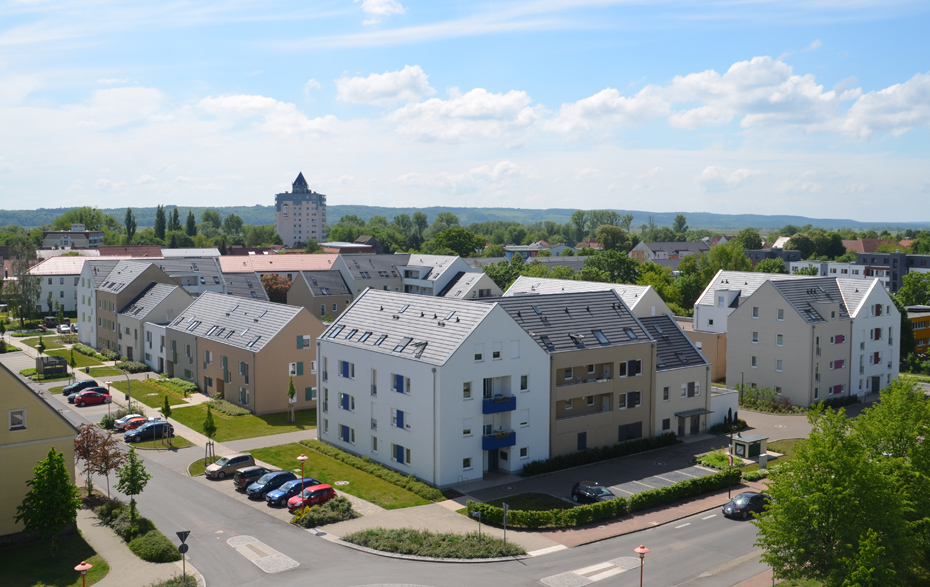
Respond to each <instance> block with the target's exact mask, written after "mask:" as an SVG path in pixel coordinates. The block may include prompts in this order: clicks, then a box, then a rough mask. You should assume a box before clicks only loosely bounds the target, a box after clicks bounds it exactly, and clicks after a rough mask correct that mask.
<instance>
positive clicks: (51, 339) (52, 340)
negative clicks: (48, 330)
mask: <svg viewBox="0 0 930 587" xmlns="http://www.w3.org/2000/svg"><path fill="white" fill-rule="evenodd" d="M39 338H40V337H38V336H36V337H34V338H23V339H21V340H20V341H19V342H20V343H22V344H24V345H26V346H27V347H29V348H33V349H34V348H36V345H37V344H39ZM41 338H42V343H43V344H45V348H46V349H47V350H53V349H63V348H65V346H64V345H63V344H61V343H60V342H58V341H57V340H56V338H57V337H55V336H54V335H52V336H42V337H41Z"/></svg>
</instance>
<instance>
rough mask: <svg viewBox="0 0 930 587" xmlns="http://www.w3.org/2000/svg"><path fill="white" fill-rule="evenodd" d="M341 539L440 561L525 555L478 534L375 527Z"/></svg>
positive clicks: (498, 540) (518, 548)
mask: <svg viewBox="0 0 930 587" xmlns="http://www.w3.org/2000/svg"><path fill="white" fill-rule="evenodd" d="M342 539H343V540H345V541H346V542H351V543H352V544H358V545H359V546H365V547H367V548H373V549H375V550H380V551H383V552H394V553H398V554H407V555H414V556H428V557H437V558H460V559H474V558H497V557H503V556H519V555H522V554H526V551H525V550H523V548H521V547H520V546H517V545H516V544H513V543H509V544H504V541H503V540H501V539H499V538H495V537H493V536H487V535H483V536H481V538H480V539H479V537H478V533H477V532H470V533H468V534H435V533H433V532H429V531H427V530H413V529H410V528H401V529H395V530H387V529H385V528H372V529H370V530H362V531H361V532H355V533H353V534H349V535H347V536H343V538H342Z"/></svg>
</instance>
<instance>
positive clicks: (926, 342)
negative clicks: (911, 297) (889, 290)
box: [906, 306, 930, 354]
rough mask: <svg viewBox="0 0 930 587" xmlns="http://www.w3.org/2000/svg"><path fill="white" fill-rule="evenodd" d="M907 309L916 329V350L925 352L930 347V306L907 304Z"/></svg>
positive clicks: (908, 316)
mask: <svg viewBox="0 0 930 587" xmlns="http://www.w3.org/2000/svg"><path fill="white" fill-rule="evenodd" d="M906 309H907V319H908V320H910V321H911V328H912V329H913V331H914V343H915V344H916V347H915V348H914V350H915V351H916V352H918V353H921V354H924V353H926V352H927V351H928V349H930V306H907V308H906Z"/></svg>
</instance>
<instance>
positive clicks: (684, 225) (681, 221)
mask: <svg viewBox="0 0 930 587" xmlns="http://www.w3.org/2000/svg"><path fill="white" fill-rule="evenodd" d="M672 230H674V231H675V232H676V233H677V234H680V235H684V234H685V233H686V232H688V219H687V218H685V216H684V214H676V215H675V222H673V223H672Z"/></svg>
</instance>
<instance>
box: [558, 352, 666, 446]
mask: <svg viewBox="0 0 930 587" xmlns="http://www.w3.org/2000/svg"><path fill="white" fill-rule="evenodd" d="M655 344H656V343H655V342H652V341H644V342H641V343H632V344H625V345H617V346H610V347H604V348H590V349H583V350H578V351H571V352H563V353H553V354H551V355H550V356H551V359H552V361H551V363H550V364H551V373H550V380H551V381H552V382H553V383H552V389H551V393H550V396H551V407H550V422H549V429H550V436H549V454H550V456H557V455H562V454H568V453H572V452H575V451H578V450H582V449H585V448H594V447H600V446H609V445H613V444H617V443H618V442H623V441H624V440H633V439H635V438H641V437H643V438H648V437H651V436H654V435H655V434H656V430H655V426H654V423H655V404H654V401H653V398H654V390H655V372H656V370H655V356H656V347H655ZM633 371H635V372H636V374H635V375H630V373H631V372H633Z"/></svg>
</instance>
